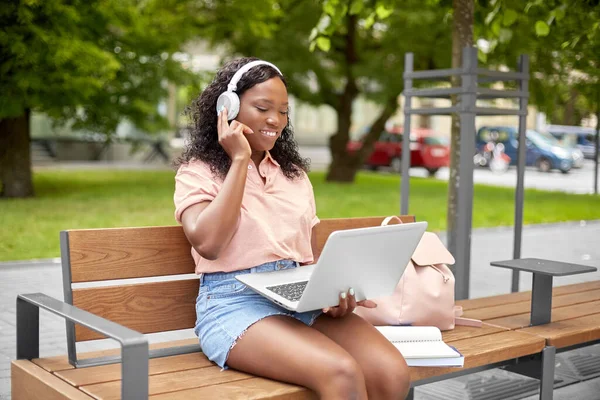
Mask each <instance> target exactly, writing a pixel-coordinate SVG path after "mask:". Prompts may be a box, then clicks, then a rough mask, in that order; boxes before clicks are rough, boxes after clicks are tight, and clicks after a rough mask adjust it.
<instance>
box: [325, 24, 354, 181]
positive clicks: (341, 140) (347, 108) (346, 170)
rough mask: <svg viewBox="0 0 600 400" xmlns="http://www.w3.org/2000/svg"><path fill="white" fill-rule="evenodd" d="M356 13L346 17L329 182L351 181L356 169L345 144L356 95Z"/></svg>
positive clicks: (331, 145) (328, 173)
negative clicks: (342, 84) (343, 79)
mask: <svg viewBox="0 0 600 400" xmlns="http://www.w3.org/2000/svg"><path fill="white" fill-rule="evenodd" d="M356 23H357V21H356V15H349V16H348V19H347V26H348V31H347V33H346V37H345V39H346V48H345V54H344V59H345V63H346V65H345V67H346V85H345V87H344V91H343V93H342V94H340V95H339V96H338V102H337V107H336V111H337V132H336V133H335V135H333V136H331V137H330V138H329V149H330V150H331V158H332V160H331V164H330V165H329V171H328V172H327V176H326V177H325V179H326V180H327V181H329V182H331V181H333V182H353V181H354V176H355V175H356V169H357V168H355V169H354V171H352V165H354V164H356V161H354V162H353V161H352V160H351V159H347V158H348V156H347V154H346V145H347V143H348V140H349V139H350V126H351V124H352V103H353V102H354V100H355V99H356V96H358V93H359V91H358V87H357V86H356V81H355V78H354V74H353V73H352V65H353V64H355V63H356V61H357V60H358V58H357V55H356V48H355V45H356V43H355V41H356V37H355V35H356Z"/></svg>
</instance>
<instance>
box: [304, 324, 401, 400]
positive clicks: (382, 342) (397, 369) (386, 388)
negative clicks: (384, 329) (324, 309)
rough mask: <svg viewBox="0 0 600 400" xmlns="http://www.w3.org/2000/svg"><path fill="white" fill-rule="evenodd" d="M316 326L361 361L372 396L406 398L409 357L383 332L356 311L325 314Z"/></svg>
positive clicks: (368, 389) (368, 390) (369, 392)
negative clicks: (342, 313) (407, 358)
mask: <svg viewBox="0 0 600 400" xmlns="http://www.w3.org/2000/svg"><path fill="white" fill-rule="evenodd" d="M313 328H315V329H316V330H318V331H320V332H322V333H323V334H324V335H326V336H327V337H329V338H331V339H332V340H333V341H334V342H336V343H337V344H339V345H340V346H341V347H343V348H344V349H345V350H346V351H347V352H348V353H350V354H351V355H352V357H353V358H354V359H355V360H356V361H357V362H358V364H359V365H360V367H361V369H362V371H363V374H364V376H365V382H366V386H367V392H368V394H369V400H376V399H404V398H405V397H406V395H407V394H408V391H409V389H410V374H409V371H408V366H407V365H406V361H405V360H404V358H403V357H402V355H401V354H400V352H399V351H398V350H397V349H396V347H395V346H394V345H393V344H391V343H390V342H389V341H388V340H387V339H386V338H385V337H384V336H383V335H381V334H380V333H379V331H377V329H375V328H374V327H373V326H372V325H371V324H370V323H368V322H367V321H365V320H364V319H362V318H361V317H359V316H358V315H356V314H348V315H346V316H344V317H341V318H331V317H329V316H327V315H326V314H324V315H321V316H320V317H319V318H318V319H317V320H316V321H315V323H314V324H313Z"/></svg>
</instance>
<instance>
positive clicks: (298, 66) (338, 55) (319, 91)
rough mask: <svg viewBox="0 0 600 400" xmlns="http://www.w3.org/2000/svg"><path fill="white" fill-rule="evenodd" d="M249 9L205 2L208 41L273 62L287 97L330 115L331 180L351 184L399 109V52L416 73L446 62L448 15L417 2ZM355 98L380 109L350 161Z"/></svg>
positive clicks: (279, 4)
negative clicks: (411, 60) (410, 59)
mask: <svg viewBox="0 0 600 400" xmlns="http://www.w3.org/2000/svg"><path fill="white" fill-rule="evenodd" d="M248 3H249V2H245V1H243V0H238V1H229V2H215V3H207V6H206V9H205V10H204V11H203V15H204V16H205V17H206V18H207V19H208V20H209V21H211V22H212V24H214V26H218V27H219V28H218V29H217V28H216V29H214V30H213V31H212V32H211V35H210V38H211V42H212V43H213V44H215V45H221V46H222V45H224V44H226V45H227V46H228V50H230V51H231V53H232V55H231V56H232V57H234V56H237V55H239V54H242V55H253V56H257V57H260V58H265V59H268V60H271V61H273V62H275V63H276V64H277V65H278V66H279V67H280V68H281V69H282V70H283V71H284V72H285V73H286V75H287V78H288V81H289V88H290V92H291V94H293V95H294V96H295V97H296V98H298V99H299V100H301V101H303V102H307V103H309V104H313V105H323V104H326V105H329V106H330V107H332V108H333V109H334V110H335V112H336V114H337V129H336V132H335V133H334V134H333V135H332V136H331V137H330V140H329V146H330V149H331V154H332V163H331V165H330V167H329V171H328V173H327V177H326V179H327V180H329V181H340V182H352V181H353V180H354V177H355V175H356V172H357V171H358V169H359V168H360V167H361V166H362V165H363V163H364V159H365V158H366V156H367V155H368V154H369V153H370V151H371V149H372V147H373V144H374V142H375V141H376V139H377V137H378V136H379V134H380V133H381V131H382V130H383V127H384V125H385V122H386V121H387V120H388V119H389V118H390V117H391V116H392V115H393V114H394V113H395V112H396V110H397V109H398V100H399V95H400V93H401V92H402V89H403V85H404V82H403V79H402V73H403V69H404V57H403V54H404V53H405V52H407V51H413V52H415V53H416V54H417V57H416V62H417V63H418V64H417V65H416V66H415V67H416V68H420V69H424V68H437V67H444V66H447V64H448V61H449V59H450V50H451V46H450V25H449V24H448V23H445V19H444V17H445V15H446V13H447V11H448V9H447V8H444V7H439V6H435V7H434V6H431V5H430V4H429V3H427V2H426V3H423V2H422V1H420V0H407V1H401V2H400V1H398V2H397V3H398V4H397V6H396V7H394V8H391V6H390V5H388V4H387V3H385V2H376V3H374V4H370V3H371V2H364V1H352V2H338V4H335V3H336V2H332V1H320V2H308V1H298V0H295V1H294V0H280V1H276V0H271V1H270V2H268V3H267V2H261V3H260V7H258V6H253V5H251V4H248ZM338 5H339V6H340V7H341V8H339V9H338V8H337V6H338ZM239 7H242V8H243V12H240V11H239ZM343 7H346V8H345V9H343ZM257 8H260V13H259V12H258V10H257ZM236 10H237V11H236ZM340 10H341V11H343V12H340ZM392 10H393V12H392ZM323 11H324V12H323ZM242 13H243V15H246V16H252V17H249V18H247V20H250V21H252V22H253V24H255V25H257V26H259V27H261V29H257V28H256V27H252V26H246V27H244V24H240V23H239V15H240V14H242ZM322 14H323V15H322ZM315 27H317V28H316V29H313V28H315ZM423 32H427V34H423ZM309 39H310V40H312V42H313V44H312V45H309V43H310V41H309ZM311 47H312V49H311ZM311 50H313V51H311ZM359 97H362V98H365V99H368V100H372V101H374V102H376V103H378V104H380V106H381V107H380V112H379V114H378V115H374V116H373V120H372V123H371V126H370V131H369V133H368V134H367V135H366V137H365V138H364V140H363V147H362V149H361V151H359V152H358V153H356V154H353V155H349V154H347V153H346V144H347V143H348V141H349V138H350V127H351V124H352V114H353V111H352V106H353V103H354V102H355V101H356V100H357V99H358V98H359ZM292 112H293V110H292Z"/></svg>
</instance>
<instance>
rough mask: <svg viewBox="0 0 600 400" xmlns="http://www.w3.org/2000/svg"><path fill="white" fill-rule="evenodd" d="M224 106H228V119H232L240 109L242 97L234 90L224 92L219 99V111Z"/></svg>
mask: <svg viewBox="0 0 600 400" xmlns="http://www.w3.org/2000/svg"><path fill="white" fill-rule="evenodd" d="M222 106H225V108H227V120H228V121H231V120H232V119H234V118H235V117H237V115H238V112H239V111H240V98H239V97H238V95H237V94H235V93H234V92H223V93H221V95H220V96H219V98H218V99H217V113H218V112H219V110H220V109H221V107H222Z"/></svg>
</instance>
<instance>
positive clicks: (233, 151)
mask: <svg viewBox="0 0 600 400" xmlns="http://www.w3.org/2000/svg"><path fill="white" fill-rule="evenodd" d="M217 131H218V133H219V144H220V145H221V146H222V147H223V149H225V152H226V153H227V154H228V155H229V158H231V160H232V161H233V160H236V159H246V160H249V159H250V155H251V154H252V149H251V148H250V143H248V139H246V137H245V136H244V134H246V135H251V134H253V133H254V131H253V130H252V129H250V128H249V127H248V126H246V125H244V124H242V123H241V122H238V121H236V120H233V121H232V122H231V125H230V124H229V122H228V121H227V109H226V108H225V107H223V109H222V110H221V112H220V113H219V116H218V121H217Z"/></svg>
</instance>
